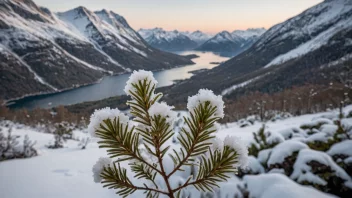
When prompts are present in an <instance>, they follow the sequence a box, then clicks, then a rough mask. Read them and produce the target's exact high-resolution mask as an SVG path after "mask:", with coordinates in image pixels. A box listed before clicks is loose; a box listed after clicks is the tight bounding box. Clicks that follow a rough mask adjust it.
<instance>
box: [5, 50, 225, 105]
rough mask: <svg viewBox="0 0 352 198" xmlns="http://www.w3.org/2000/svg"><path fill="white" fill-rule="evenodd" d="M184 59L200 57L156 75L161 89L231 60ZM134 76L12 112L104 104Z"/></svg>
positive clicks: (202, 55) (33, 101)
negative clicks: (99, 102)
mask: <svg viewBox="0 0 352 198" xmlns="http://www.w3.org/2000/svg"><path fill="white" fill-rule="evenodd" d="M179 54H180V55H189V54H196V55H198V56H199V57H198V58H195V59H192V61H193V62H195V64H194V65H187V66H182V67H178V68H173V69H167V70H162V71H157V72H154V77H155V78H156V80H157V81H158V87H163V86H169V85H172V84H173V83H174V81H175V80H184V79H188V78H190V77H191V76H192V75H193V74H192V73H189V72H191V71H196V70H200V69H211V68H213V67H215V66H217V65H216V64H211V62H223V61H226V60H228V59H229V58H227V57H222V56H219V55H216V54H213V53H211V52H196V51H186V52H180V53H179ZM129 76H130V74H123V75H117V76H107V77H104V78H103V79H102V80H101V82H99V83H97V84H92V85H88V86H84V87H79V88H76V89H72V90H68V91H63V92H59V93H53V94H46V95H39V96H30V97H26V98H23V99H20V100H17V101H16V102H15V103H14V104H12V105H10V107H11V108H27V109H33V108H36V107H40V108H50V107H55V106H59V105H70V104H76V103H81V102H85V101H94V100H101V99H104V98H109V97H112V96H117V95H123V94H125V93H124V91H123V89H124V87H125V83H126V81H127V80H128V78H129Z"/></svg>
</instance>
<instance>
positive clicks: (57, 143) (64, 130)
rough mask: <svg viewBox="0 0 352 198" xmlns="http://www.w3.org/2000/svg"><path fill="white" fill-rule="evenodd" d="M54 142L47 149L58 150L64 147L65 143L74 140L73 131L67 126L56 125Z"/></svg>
mask: <svg viewBox="0 0 352 198" xmlns="http://www.w3.org/2000/svg"><path fill="white" fill-rule="evenodd" d="M53 133H54V142H53V143H51V144H49V145H48V146H47V147H48V148H50V149H57V148H62V147H64V142H66V141H67V140H68V139H72V129H71V127H69V126H68V125H66V124H56V125H55V130H54V132H53Z"/></svg>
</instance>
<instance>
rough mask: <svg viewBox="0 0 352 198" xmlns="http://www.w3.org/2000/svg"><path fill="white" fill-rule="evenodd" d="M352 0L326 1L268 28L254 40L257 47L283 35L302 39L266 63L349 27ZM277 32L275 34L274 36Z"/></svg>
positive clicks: (297, 52)
mask: <svg viewBox="0 0 352 198" xmlns="http://www.w3.org/2000/svg"><path fill="white" fill-rule="evenodd" d="M351 10H352V2H351V1H348V0H334V1H326V2H325V3H322V4H319V5H317V6H315V7H313V8H311V9H309V10H307V11H305V12H303V13H302V14H300V15H298V16H297V17H294V18H292V19H290V20H288V21H286V22H284V23H282V24H279V25H277V26H275V27H273V28H271V29H270V31H268V32H267V33H266V34H265V35H264V36H263V37H262V38H261V39H260V40H259V41H258V43H257V44H256V46H257V47H258V48H261V47H263V46H264V45H265V43H266V42H268V41H269V40H271V42H279V41H282V40H285V39H287V38H293V39H304V40H306V41H305V42H302V43H301V44H300V45H298V46H296V47H295V48H293V49H291V50H290V51H288V52H286V53H284V54H280V55H279V56H277V57H276V58H275V59H273V60H272V61H271V62H270V63H268V64H267V65H266V67H269V66H272V65H278V64H281V63H284V62H286V61H288V60H290V59H293V58H296V57H299V56H302V55H304V54H307V53H309V52H311V51H314V50H316V49H318V48H320V47H321V46H323V45H326V44H327V43H328V41H329V40H330V38H332V37H333V36H334V35H336V34H337V33H338V32H341V31H345V30H348V29H350V28H351V27H352V15H351ZM278 35H279V36H278ZM305 37H308V38H307V39H305Z"/></svg>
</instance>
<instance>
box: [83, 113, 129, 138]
mask: <svg viewBox="0 0 352 198" xmlns="http://www.w3.org/2000/svg"><path fill="white" fill-rule="evenodd" d="M115 118H116V119H119V121H120V123H122V124H127V123H128V122H129V117H128V116H126V115H125V114H123V113H121V112H120V110H118V109H117V108H116V109H110V107H106V108H103V109H99V110H95V111H94V113H93V114H92V116H91V117H90V123H89V125H88V133H89V134H90V135H91V136H92V137H97V136H96V134H95V131H96V130H97V129H99V128H100V125H101V124H104V123H103V121H104V120H106V119H111V120H113V119H115Z"/></svg>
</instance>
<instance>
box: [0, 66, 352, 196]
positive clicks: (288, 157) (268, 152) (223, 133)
mask: <svg viewBox="0 0 352 198" xmlns="http://www.w3.org/2000/svg"><path fill="white" fill-rule="evenodd" d="M143 78H151V79H152V80H153V77H152V75H151V74H150V73H148V72H145V73H143V72H142V73H135V75H134V76H133V77H131V78H130V80H129V83H135V82H138V80H140V79H143ZM153 82H154V81H153ZM154 83H156V82H154ZM125 90H126V91H127V92H131V90H135V87H133V86H129V85H128V86H126V89H125ZM155 96H156V95H155ZM204 101H210V103H211V104H213V105H214V106H216V107H218V108H217V111H215V112H214V113H215V114H214V116H218V117H222V116H223V115H224V112H223V110H222V106H223V101H222V99H221V96H215V95H214V94H213V93H212V92H211V91H209V90H200V91H199V93H198V94H197V95H195V96H193V97H190V98H189V103H188V109H189V110H190V112H193V111H194V108H195V107H196V106H197V105H198V104H200V103H202V102H204ZM132 102H133V101H132ZM350 111H352V106H351V105H350V106H347V107H345V108H344V118H340V117H339V116H340V115H339V112H338V110H333V111H328V112H323V113H316V114H306V115H301V116H298V117H291V116H288V117H285V118H283V119H278V120H271V121H268V122H266V123H265V125H263V124H264V123H262V122H260V121H259V119H257V117H256V116H252V117H248V118H246V119H245V122H247V123H248V124H247V125H245V126H244V125H243V123H241V122H244V121H243V120H242V121H241V120H239V122H233V123H226V124H222V125H218V124H217V125H214V128H213V129H214V130H215V131H216V132H215V136H216V138H215V139H213V140H212V141H211V142H210V143H211V150H212V152H214V151H216V150H221V148H223V147H224V146H230V147H232V148H233V149H235V150H236V151H238V152H239V158H238V159H239V161H238V163H237V164H236V166H237V167H242V168H239V172H238V174H237V175H235V174H232V175H231V177H230V178H229V179H228V181H227V182H223V183H219V185H220V186H221V188H220V189H219V188H215V189H214V192H207V193H205V192H200V191H197V190H196V189H195V188H194V187H193V186H189V187H187V188H185V189H184V190H182V195H184V196H187V195H189V196H191V197H200V196H213V197H248V196H249V197H261V198H267V197H268V198H269V197H270V198H272V197H334V196H340V197H348V195H351V193H352V178H351V175H352V171H351V170H352V160H351V158H352V153H351V150H352V144H351V133H352V127H351V126H352V120H351V118H348V116H349V115H350ZM149 114H150V115H151V116H154V117H155V116H157V115H161V116H164V117H166V118H167V120H166V121H167V122H168V123H172V124H173V128H174V131H175V132H176V134H175V135H174V137H173V138H171V139H170V141H167V142H165V145H164V146H165V147H166V146H170V148H171V149H176V150H178V149H180V148H181V144H180V142H179V140H177V137H178V135H179V134H180V133H182V130H181V128H182V127H185V129H186V130H189V129H187V126H186V124H185V122H184V121H183V119H182V116H187V114H188V113H187V112H183V111H181V112H174V111H173V110H172V107H170V106H168V105H167V104H166V103H163V102H160V103H159V102H157V103H155V104H154V105H152V106H151V108H150V109H149ZM111 117H116V118H119V119H120V120H121V123H122V124H126V126H127V124H131V125H135V124H136V123H134V121H129V118H128V116H127V115H126V114H125V113H123V112H120V111H119V110H117V109H110V108H105V109H102V110H100V111H96V112H95V113H94V114H93V115H92V119H91V123H90V125H89V126H88V129H74V128H72V127H70V126H68V125H65V123H64V124H62V125H60V126H58V127H56V128H55V129H53V130H52V131H50V133H44V132H43V131H41V130H39V129H36V128H31V127H28V126H24V125H20V124H14V123H12V122H10V121H2V122H1V134H2V136H1V138H0V146H1V147H0V148H1V149H2V150H0V151H1V152H3V151H4V149H3V148H5V147H7V146H6V145H7V142H8V140H7V139H6V138H5V137H10V136H7V132H8V131H11V135H12V136H11V137H13V138H15V140H13V138H10V141H12V142H13V141H16V143H15V144H14V149H13V151H20V152H22V151H24V150H25V148H30V151H31V152H27V154H28V155H27V156H26V157H20V156H19V157H16V156H15V157H11V158H27V157H28V158H27V159H9V160H5V161H1V162H0V175H1V178H2V179H1V180H0V192H1V194H2V195H3V196H4V197H11V198H16V197H28V198H31V197H67V198H69V197H87V198H89V197H116V196H117V195H116V194H115V192H114V190H109V189H106V188H102V187H101V184H96V183H94V181H96V182H99V181H101V179H102V178H101V175H99V172H101V171H102V170H103V169H104V167H106V166H107V165H111V163H112V162H111V160H110V159H108V158H106V157H107V152H106V150H105V149H99V148H98V144H97V138H96V135H97V134H96V133H97V131H96V129H97V128H99V127H100V126H101V125H100V126H99V123H101V121H103V120H105V119H107V118H111ZM137 127H138V126H137ZM140 129H141V128H140ZM98 134H99V133H98ZM91 135H92V136H93V139H92V140H91V141H90V139H89V137H90V136H91ZM234 136H236V137H239V138H240V139H241V140H242V141H243V142H244V143H241V142H240V141H239V138H235V137H234ZM82 142H83V143H84V147H82ZM88 142H90V143H89V144H88ZM34 143H35V144H34ZM28 145H29V146H28ZM50 145H58V146H55V148H56V149H52V147H51V146H50ZM247 146H248V148H249V149H248V151H247V149H245V148H246V147H247ZM82 148H84V149H82ZM139 148H140V149H142V150H143V149H144V150H145V148H142V147H139ZM34 151H35V152H34ZM247 152H249V155H250V156H249V157H246V156H247V155H246V153H247ZM24 153H26V152H24ZM34 153H35V154H34ZM1 154H2V153H1ZM36 154H38V156H35V155H36ZM2 155H3V154H2ZM22 156H23V155H22ZM29 157H31V158H29ZM97 159H99V160H98V162H97ZM149 160H151V161H153V160H154V159H153V157H150V159H149ZM163 162H164V166H165V172H166V173H170V172H171V171H172V167H173V164H172V161H171V160H170V158H165V159H164V160H163ZM121 166H122V168H129V165H128V162H126V161H124V162H121ZM92 170H93V171H92ZM184 170H185V171H183V172H182V171H176V173H175V174H174V175H172V177H170V178H169V180H170V185H171V187H173V188H177V187H178V186H179V185H181V184H183V183H185V182H186V180H187V178H188V176H189V175H190V174H191V175H192V174H194V173H195V172H197V171H198V168H197V167H195V166H191V167H185V168H184ZM97 173H98V174H97ZM127 176H128V178H129V179H130V181H131V182H132V183H133V184H135V185H139V186H143V183H145V179H143V178H142V179H137V178H134V177H133V173H132V172H131V171H130V169H127ZM160 179H161V178H158V177H157V178H156V181H157V182H158V185H161V187H162V188H164V187H165V186H164V187H163V185H162V184H160V181H162V180H160ZM144 196H145V195H144V194H143V191H136V192H135V193H134V194H133V197H144ZM161 197H163V196H161Z"/></svg>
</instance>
